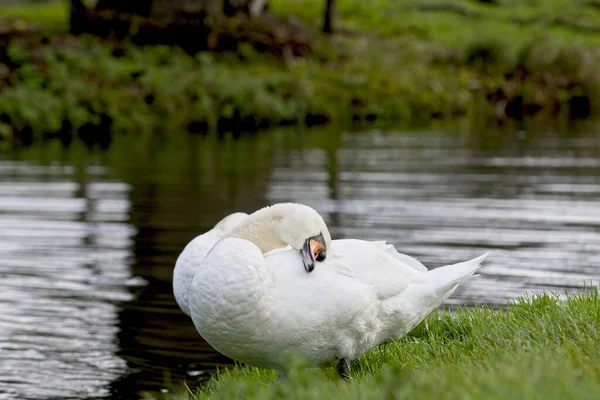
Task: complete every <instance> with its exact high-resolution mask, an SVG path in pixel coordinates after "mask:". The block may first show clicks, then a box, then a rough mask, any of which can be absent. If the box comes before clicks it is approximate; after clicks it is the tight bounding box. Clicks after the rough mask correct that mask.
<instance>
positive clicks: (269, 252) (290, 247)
mask: <svg viewBox="0 0 600 400" xmlns="http://www.w3.org/2000/svg"><path fill="white" fill-rule="evenodd" d="M289 250H293V248H292V246H287V247H282V248H280V249H273V250H270V251H267V252H266V253H265V254H264V256H265V257H267V256H268V255H269V254H274V253H277V252H279V251H289Z"/></svg>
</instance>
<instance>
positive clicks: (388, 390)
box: [163, 290, 600, 400]
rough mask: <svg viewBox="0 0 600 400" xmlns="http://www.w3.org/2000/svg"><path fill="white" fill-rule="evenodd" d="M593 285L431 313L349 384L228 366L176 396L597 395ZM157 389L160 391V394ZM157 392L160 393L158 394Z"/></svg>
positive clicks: (598, 316)
mask: <svg viewBox="0 0 600 400" xmlns="http://www.w3.org/2000/svg"><path fill="white" fill-rule="evenodd" d="M599 307H600V297H599V295H598V292H597V290H591V291H590V292H588V293H586V294H584V295H577V296H576V295H571V296H569V298H568V299H567V301H566V303H563V302H562V301H560V300H559V299H557V298H556V297H555V296H553V295H540V296H535V297H530V298H523V299H521V300H519V301H518V302H516V303H515V304H511V305H508V306H507V307H506V308H505V309H503V310H500V311H492V310H489V309H486V308H479V309H473V310H460V311H458V312H456V313H446V312H441V313H434V315H432V316H430V317H429V318H428V319H427V322H424V323H421V324H420V325H419V326H418V327H417V328H415V329H414V330H413V331H412V332H411V333H410V334H409V335H408V336H407V337H404V338H403V339H401V340H399V341H397V342H394V343H391V344H388V345H385V346H381V347H379V348H377V349H375V350H372V351H371V352H369V353H368V354H367V355H365V356H364V357H362V358H361V359H360V360H359V361H358V362H357V363H356V365H355V366H354V369H353V371H352V376H353V378H354V379H355V380H356V381H355V382H353V383H351V384H347V383H343V382H340V380H339V378H338V377H336V376H335V373H334V371H333V369H331V370H325V371H320V370H314V369H302V368H298V367H299V366H301V363H299V365H298V366H296V365H295V363H293V362H292V363H290V365H292V367H293V368H292V372H291V373H290V375H289V377H287V378H286V379H282V380H281V381H279V382H273V380H274V379H275V374H274V373H273V372H272V371H265V370H260V369H256V368H248V367H238V368H236V369H234V370H232V371H230V372H225V373H221V374H219V375H218V376H217V378H216V382H215V383H214V385H211V386H212V388H211V389H204V390H200V391H199V392H198V393H197V394H196V395H191V394H189V393H185V394H182V395H177V396H173V395H171V396H169V397H168V398H172V399H174V398H181V399H233V398H244V399H282V398H286V399H287V398H290V399H371V398H372V399H386V398H390V399H391V398H394V399H433V398H435V399H464V398H472V399H481V398H485V399H498V400H500V399H502V400H504V399H507V398H515V399H516V398H518V399H556V400H558V399H567V398H577V399H590V400H591V399H597V398H598V396H600V369H599V368H598V365H599V363H600V353H599V352H598V331H597V326H598V324H600V313H598V309H599ZM165 397H166V396H165ZM163 398H164V397H163Z"/></svg>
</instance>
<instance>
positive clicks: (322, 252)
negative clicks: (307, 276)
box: [315, 250, 327, 261]
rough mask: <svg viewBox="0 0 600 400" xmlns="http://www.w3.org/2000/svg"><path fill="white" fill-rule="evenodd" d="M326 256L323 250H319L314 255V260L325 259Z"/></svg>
mask: <svg viewBox="0 0 600 400" xmlns="http://www.w3.org/2000/svg"><path fill="white" fill-rule="evenodd" d="M326 258H327V252H326V251H325V250H323V251H321V252H319V254H318V255H317V256H316V257H315V260H317V261H325V259H326Z"/></svg>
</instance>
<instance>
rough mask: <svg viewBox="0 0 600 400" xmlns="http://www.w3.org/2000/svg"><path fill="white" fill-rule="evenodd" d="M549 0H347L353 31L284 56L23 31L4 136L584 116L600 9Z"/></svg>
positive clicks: (289, 11)
mask: <svg viewBox="0 0 600 400" xmlns="http://www.w3.org/2000/svg"><path fill="white" fill-rule="evenodd" d="M66 3H67V2H56V3H51V4H49V5H42V6H35V7H8V8H7V7H6V6H4V8H3V10H7V12H8V14H10V15H22V16H24V17H25V18H26V19H27V20H28V21H33V22H40V23H41V24H42V26H43V27H44V28H45V29H52V30H53V32H56V30H60V29H63V30H64V28H65V21H66V14H67V9H66ZM322 3H323V1H322V0H291V1H288V0H285V1H284V0H271V1H270V7H271V10H272V11H273V12H274V13H276V14H280V15H294V16H297V17H299V18H301V19H303V20H304V22H305V23H306V24H308V25H313V26H315V27H320V24H321V23H320V22H319V21H320V18H321V11H322V6H323V4H322ZM538 3H539V2H534V1H526V2H515V1H509V0H507V1H501V2H500V5H484V4H479V3H477V2H474V1H466V0H465V1H457V2H452V4H444V3H443V2H430V1H417V0H410V1H409V0H403V1H395V0H377V1H372V2H364V1H361V0H348V1H342V2H340V4H339V18H340V21H339V23H338V26H339V27H340V29H341V30H342V32H343V33H342V34H340V35H339V36H336V37H334V38H333V39H332V40H331V41H325V40H321V41H320V43H321V44H319V45H318V46H317V47H316V49H315V55H314V56H313V57H312V58H311V59H296V60H292V61H290V60H288V61H290V62H285V63H284V62H282V61H281V60H275V59H272V58H270V56H267V55H263V54H258V53H256V52H255V51H254V50H252V49H251V48H249V47H248V48H245V47H243V48H241V49H240V50H239V52H238V53H236V54H221V55H212V54H201V55H198V56H196V57H192V56H189V55H187V54H185V53H183V52H182V51H180V50H178V49H171V48H167V47H161V46H155V47H146V48H134V47H133V46H130V45H128V44H125V45H120V44H119V45H115V44H114V43H113V44H111V43H108V42H103V41H100V40H98V39H93V38H89V37H84V38H82V39H80V40H74V39H65V38H60V35H56V34H52V35H50V45H49V46H43V47H39V45H38V44H37V43H38V42H37V39H35V40H33V41H28V40H25V39H23V40H16V41H13V43H11V44H10V45H9V51H8V54H7V56H6V60H0V61H2V62H4V63H6V64H7V65H10V68H11V72H10V75H9V76H8V77H7V78H5V82H7V83H9V85H10V87H8V88H4V89H2V90H1V91H0V109H1V110H2V114H3V115H2V118H1V119H0V135H3V136H10V135H11V133H13V132H17V133H19V134H24V133H27V134H32V135H34V136H35V135H41V134H42V133H43V132H46V133H47V132H65V131H77V130H80V129H87V128H94V129H97V128H100V129H109V128H110V129H111V130H112V131H114V132H155V131H156V130H162V129H167V128H168V129H170V130H182V129H190V130H192V131H207V130H215V129H221V130H230V129H242V130H244V129H256V128H262V127H265V126H268V125H274V124H280V123H298V122H304V121H308V122H322V121H326V120H331V119H334V120H335V119H337V120H341V121H347V120H349V119H372V118H377V119H379V120H398V119H400V120H407V119H427V118H430V117H432V116H435V117H449V116H454V115H457V114H465V113H469V112H472V106H473V104H477V105H478V107H477V109H478V111H482V112H485V113H494V114H497V113H498V112H500V113H502V112H504V108H502V107H500V108H498V107H496V108H494V107H487V108H486V107H483V108H482V107H480V106H479V104H480V103H482V102H483V103H487V102H486V101H485V97H484V96H485V95H487V99H488V101H489V102H491V103H492V105H496V104H502V105H505V108H506V113H509V114H510V113H512V115H513V116H521V115H522V114H523V112H525V113H527V112H528V111H531V112H534V111H537V110H538V109H540V108H541V109H544V110H547V111H548V112H556V110H561V109H563V110H564V109H566V108H569V107H570V108H578V110H579V112H580V113H581V114H586V112H581V110H582V108H585V107H587V106H588V100H590V99H591V100H592V102H593V101H595V100H596V99H597V98H598V97H599V96H600V91H599V90H598V82H599V79H600V77H599V76H598V69H597V68H595V65H596V63H597V60H598V57H597V54H596V53H597V52H596V51H595V50H593V47H594V46H598V44H600V35H597V34H592V33H593V32H595V30H598V29H600V10H599V9H598V8H597V7H593V6H592V5H590V4H591V3H586V2H580V3H577V4H576V5H573V4H572V2H570V1H565V0H553V1H550V2H544V3H543V4H542V3H539V4H538ZM61 27H62V28H61ZM0 66H1V65H0ZM0 70H1V69H0ZM1 79H2V77H0V83H1ZM474 88H478V90H473V89H474ZM503 107H504V106H503ZM88 130H89V129H88ZM92 130H93V129H92Z"/></svg>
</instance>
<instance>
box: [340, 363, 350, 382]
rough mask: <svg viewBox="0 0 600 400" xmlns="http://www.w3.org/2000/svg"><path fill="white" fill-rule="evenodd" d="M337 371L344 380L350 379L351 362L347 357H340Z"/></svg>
mask: <svg viewBox="0 0 600 400" xmlns="http://www.w3.org/2000/svg"><path fill="white" fill-rule="evenodd" d="M337 372H338V374H340V376H341V377H342V379H343V380H346V381H349V380H350V375H348V373H349V372H350V362H349V361H348V360H346V359H345V358H340V359H339V360H338V363H337Z"/></svg>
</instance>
